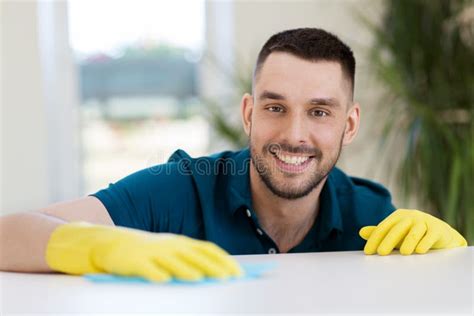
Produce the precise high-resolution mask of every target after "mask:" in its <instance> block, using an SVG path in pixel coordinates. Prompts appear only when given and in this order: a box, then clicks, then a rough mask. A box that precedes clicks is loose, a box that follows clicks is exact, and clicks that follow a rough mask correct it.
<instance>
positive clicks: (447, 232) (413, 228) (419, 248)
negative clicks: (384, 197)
mask: <svg viewBox="0 0 474 316" xmlns="http://www.w3.org/2000/svg"><path fill="white" fill-rule="evenodd" d="M359 235H360V236H361V237H362V238H363V239H365V240H367V243H366V244H365V247H364V252H365V254H367V255H372V254H374V253H376V252H377V253H378V254H379V255H381V256H384V255H388V254H390V253H391V252H392V250H393V249H394V248H397V249H400V253H401V254H402V255H410V254H412V253H413V252H416V253H419V254H423V253H426V252H428V250H430V249H447V248H454V247H465V246H467V241H466V239H464V237H463V236H462V235H461V234H460V233H458V232H457V231H456V230H455V229H454V228H452V227H451V226H449V225H448V224H447V223H445V222H443V221H442V220H440V219H438V218H436V217H434V216H432V215H430V214H427V213H424V212H421V211H418V210H405V209H398V210H396V211H395V212H393V213H392V214H390V216H388V217H387V218H386V219H384V220H383V221H382V222H380V223H379V224H378V225H377V226H365V227H362V228H361V230H360V231H359Z"/></svg>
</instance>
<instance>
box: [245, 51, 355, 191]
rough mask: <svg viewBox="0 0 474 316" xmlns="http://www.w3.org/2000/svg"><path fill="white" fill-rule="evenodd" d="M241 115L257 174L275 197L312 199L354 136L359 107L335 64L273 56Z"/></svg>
mask: <svg viewBox="0 0 474 316" xmlns="http://www.w3.org/2000/svg"><path fill="white" fill-rule="evenodd" d="M242 114H243V121H244V126H245V129H246V132H247V133H248V135H249V138H250V149H251V157H252V162H253V168H255V170H256V171H257V173H258V174H259V176H260V178H261V179H262V180H263V182H264V183H265V184H266V186H267V188H268V189H270V191H271V192H273V194H275V195H277V196H279V197H281V198H285V199H297V198H301V197H303V196H306V195H307V194H309V193H310V192H311V191H312V190H313V189H314V188H316V187H317V185H318V184H319V183H320V182H321V181H322V180H323V179H324V178H325V177H326V176H327V174H328V173H329V172H330V171H331V169H332V168H333V167H334V165H335V164H336V161H337V160H338V158H339V154H340V152H341V147H342V145H343V144H347V143H349V142H350V141H351V140H352V138H353V137H354V136H355V133H356V131H357V127H358V120H359V106H358V105H357V104H355V105H353V104H352V101H351V86H350V83H349V81H348V79H347V78H346V77H345V76H344V74H343V72H342V69H341V66H340V64H339V63H336V62H328V61H318V62H312V61H307V60H304V59H301V58H298V57H296V56H294V55H291V54H287V53H280V52H278V53H272V54H270V56H268V58H267V59H266V61H265V62H264V64H263V67H262V68H261V69H260V72H259V74H258V76H257V78H256V79H255V83H254V95H253V97H252V96H250V95H246V96H244V98H243V100H242Z"/></svg>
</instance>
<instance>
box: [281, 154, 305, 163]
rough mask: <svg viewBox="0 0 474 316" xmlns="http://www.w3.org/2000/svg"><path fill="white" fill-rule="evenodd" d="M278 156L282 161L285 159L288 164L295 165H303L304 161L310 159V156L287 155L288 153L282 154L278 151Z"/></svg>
mask: <svg viewBox="0 0 474 316" xmlns="http://www.w3.org/2000/svg"><path fill="white" fill-rule="evenodd" d="M276 156H277V157H278V159H280V160H281V161H283V162H285V163H287V164H291V165H295V166H298V165H301V164H302V163H304V162H306V160H308V159H309V157H302V156H287V155H281V154H278V153H277V154H276Z"/></svg>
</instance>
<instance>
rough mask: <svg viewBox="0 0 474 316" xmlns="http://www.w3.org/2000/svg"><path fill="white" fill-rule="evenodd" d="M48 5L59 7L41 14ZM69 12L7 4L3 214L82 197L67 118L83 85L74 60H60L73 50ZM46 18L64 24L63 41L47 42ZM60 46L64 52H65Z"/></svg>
mask: <svg viewBox="0 0 474 316" xmlns="http://www.w3.org/2000/svg"><path fill="white" fill-rule="evenodd" d="M53 4H54V5H53ZM41 5H53V7H51V8H52V10H51V8H50V9H48V8H46V9H44V8H41V10H43V11H42V14H40V11H41V10H40V6H41ZM65 6H66V2H64V1H62V2H60V1H52V2H49V3H48V2H34V1H0V23H1V24H0V31H1V33H0V42H1V51H0V61H1V62H0V75H1V77H0V78H1V79H0V93H1V99H0V100H1V102H0V106H1V126H0V130H1V139H0V153H1V169H0V172H1V174H0V179H1V181H0V183H1V186H0V212H1V213H10V212H18V211H25V210H30V209H35V208H38V207H42V206H45V205H46V204H49V203H51V202H55V201H59V200H63V199H66V198H72V197H76V196H77V194H78V190H77V189H78V181H79V177H78V172H77V171H78V160H77V159H78V156H77V154H74V153H72V149H73V148H77V147H78V146H77V145H78V140H77V137H75V135H77V131H74V126H75V125H74V118H73V117H74V114H73V113H72V111H68V110H67V109H71V108H75V107H76V103H75V102H76V99H75V92H74V89H75V83H73V81H72V80H71V79H70V78H73V72H72V71H73V70H72V69H71V65H72V64H70V60H69V59H68V55H67V53H64V51H63V52H59V53H58V50H59V51H60V50H61V49H62V50H64V49H65V47H66V46H67V44H68V41H67V27H66V28H65V25H64V24H66V23H65V21H66V20H64V19H65V17H66V16H65V14H66V10H65ZM48 10H49V11H48ZM47 12H49V13H51V14H49V15H48V14H47ZM45 14H46V15H45ZM58 17H59V18H58ZM44 18H48V19H50V20H49V22H50V23H56V22H59V25H56V26H53V27H52V28H51V29H54V30H55V32H57V33H56V35H58V36H56V37H53V38H52V39H53V40H49V41H48V40H46V39H47V38H46V37H45V35H44V34H43V35H41V36H40V30H45V28H48V26H47V25H44V23H42V22H41V21H43V22H44ZM41 19H43V20H41ZM39 25H42V26H41V28H40V27H39ZM65 36H66V37H65ZM54 39H55V40H58V41H62V42H63V43H64V44H63V45H62V46H61V47H60V48H58V47H56V46H54V43H56V42H55V41H54ZM64 41H65V42H64ZM48 45H50V46H49V48H48ZM42 53H43V55H41V54H42ZM45 61H49V64H45ZM61 65H66V66H65V67H62V66H61ZM68 65H69V66H68ZM71 153H72V154H71ZM66 178H67V179H66Z"/></svg>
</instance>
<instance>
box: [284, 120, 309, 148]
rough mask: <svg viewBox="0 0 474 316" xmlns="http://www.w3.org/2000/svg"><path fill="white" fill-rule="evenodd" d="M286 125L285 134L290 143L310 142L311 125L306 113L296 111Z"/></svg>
mask: <svg viewBox="0 0 474 316" xmlns="http://www.w3.org/2000/svg"><path fill="white" fill-rule="evenodd" d="M285 125H286V126H284V128H283V136H284V138H285V140H286V141H287V142H288V143H289V144H291V145H294V146H299V145H302V144H307V143H308V138H309V125H308V122H307V118H306V117H305V115H303V114H302V113H296V112H294V113H292V115H289V116H288V119H287V122H286V124H285Z"/></svg>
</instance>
